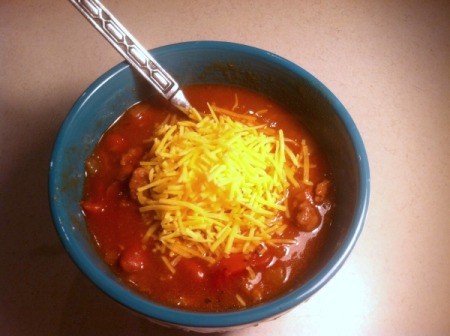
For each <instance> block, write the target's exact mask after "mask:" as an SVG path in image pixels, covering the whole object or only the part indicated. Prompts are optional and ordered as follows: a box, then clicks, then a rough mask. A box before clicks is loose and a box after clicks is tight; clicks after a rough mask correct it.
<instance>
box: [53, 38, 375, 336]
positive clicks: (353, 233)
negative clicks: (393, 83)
mask: <svg viewBox="0 0 450 336" xmlns="http://www.w3.org/2000/svg"><path fill="white" fill-rule="evenodd" d="M151 52H152V54H153V55H154V57H155V58H156V59H157V60H158V61H159V62H160V63H161V65H162V66H163V67H165V68H166V69H167V70H168V71H169V72H170V73H171V74H172V75H173V77H174V78H176V79H178V81H179V82H180V84H181V85H185V84H198V83H221V84H227V85H234V86H241V87H246V88H249V89H251V90H256V91H258V92H260V93H262V94H263V95H267V96H269V97H271V98H272V99H274V100H275V101H277V102H279V103H280V104H281V105H284V106H285V107H286V108H287V109H288V110H290V111H294V113H296V114H297V116H298V118H299V119H300V120H301V121H303V123H304V124H305V125H306V127H307V128H308V129H309V130H310V131H311V132H312V134H314V135H315V137H316V139H317V140H319V142H320V144H321V145H322V148H323V149H324V150H325V152H326V154H327V156H328V159H329V162H330V164H331V166H332V169H333V172H334V178H335V181H336V188H337V207H336V213H335V220H334V224H333V231H332V232H331V234H330V235H329V240H328V241H327V244H326V249H325V251H324V253H323V256H322V258H321V261H320V262H318V263H317V265H316V267H315V268H314V269H312V270H311V272H310V274H309V278H308V280H307V281H306V282H305V283H303V285H301V286H299V287H298V288H294V289H292V290H291V291H290V292H288V293H286V294H285V295H283V296H281V297H279V298H278V299H276V300H272V301H270V302H267V303H264V304H261V305H258V306H255V307H252V308H248V309H245V310H241V311H236V312H228V313H196V312H188V311H183V310H177V309H173V308H168V307H165V306H162V305H160V304H157V303H154V302H152V301H150V300H148V299H146V298H144V297H142V296H140V295H138V294H137V293H135V292H134V291H132V290H130V289H129V288H128V287H126V286H124V285H123V283H122V282H121V281H119V280H118V279H117V278H116V276H115V275H114V274H113V273H112V272H111V271H110V269H109V268H108V266H107V265H106V264H105V263H104V262H103V260H102V259H101V258H100V257H99V255H98V254H97V252H96V250H95V248H94V246H93V244H92V242H91V240H90V237H89V234H88V232H87V231H86V226H85V222H84V217H83V214H82V212H81V209H80V206H79V201H80V199H81V197H82V190H83V180H84V160H85V159H86V158H88V157H89V155H90V153H91V152H92V150H93V149H94V147H95V145H96V143H97V142H98V140H99V139H100V137H101V135H102V134H103V133H104V132H105V131H106V130H107V128H108V127H109V126H110V125H111V124H112V123H113V122H114V121H115V120H116V119H117V118H118V117H119V116H120V115H121V114H122V113H123V112H124V111H125V110H126V109H127V108H128V107H130V106H132V105H133V104H135V103H136V102H139V101H141V100H143V99H145V98H146V97H148V96H149V95H151V94H154V91H153V90H152V89H151V88H150V87H149V85H147V84H146V83H145V82H143V81H142V80H141V79H140V78H139V76H138V75H137V74H136V73H134V72H133V71H132V70H131V69H130V66H129V65H128V64H127V63H121V64H119V65H117V66H115V67H114V68H113V69H111V70H110V71H108V72H107V73H106V74H104V75H103V76H101V77H100V78H99V79H97V80H96V81H95V82H94V83H93V84H92V85H91V86H90V87H89V88H88V89H87V90H86V92H84V93H83V94H82V95H81V97H80V98H79V99H78V101H77V102H76V103H75V105H74V106H73V108H72V109H71V110H70V112H69V114H68V116H67V118H66V119H65V121H64V124H63V125H62V127H61V129H60V131H59V134H58V137H57V139H56V143H55V145H54V150H53V154H52V158H51V162H50V175H49V191H50V195H49V197H50V204H51V211H52V215H53V220H54V224H55V227H56V229H57V231H58V234H59V236H60V238H61V241H62V242H63V244H64V247H65V248H66V250H67V252H68V253H69V254H70V256H71V257H72V259H73V260H74V262H75V263H76V264H77V265H78V267H79V268H80V269H81V270H82V271H83V273H84V274H85V275H86V276H87V277H88V278H89V279H91V280H92V282H94V283H95V284H96V285H97V286H98V287H99V288H100V289H101V290H103V291H104V292H105V293H106V294H108V295H109V296H111V297H112V298H114V299H115V300H117V301H118V302H120V303H122V304H123V305H125V306H127V307H128V308H130V309H132V310H134V311H136V312H138V313H140V314H142V315H144V316H147V317H148V318H150V319H152V320H154V321H156V322H159V323H162V324H166V325H172V326H178V327H181V328H184V329H190V330H196V331H203V332H209V331H219V330H221V331H222V330H230V329H233V328H239V327H243V326H247V325H254V324H257V323H259V322H262V321H265V320H270V319H273V318H275V317H277V316H279V315H281V314H283V313H284V312H286V311H288V310H289V309H291V308H293V307H295V306H296V305H298V304H300V303H301V302H303V301H305V300H306V299H308V298H309V297H310V296H311V295H313V294H314V293H315V292H316V291H317V290H319V289H320V288H321V287H322V286H323V285H324V284H325V283H326V282H327V281H328V280H330V279H331V278H332V277H333V276H334V274H335V273H336V272H337V271H338V270H339V268H340V267H341V266H342V264H343V263H344V261H345V259H346V258H347V257H348V255H349V254H350V252H351V250H352V248H353V246H354V245H355V242H356V240H357V238H358V236H359V234H360V233H361V230H362V228H363V223H364V218H365V215H366V212H367V206H368V202H369V181H370V180H369V165H368V161H367V156H366V151H365V148H364V144H363V142H362V139H361V136H360V135H359V133H358V130H357V129H356V126H355V124H354V122H353V121H352V119H351V117H350V115H349V114H348V112H347V110H346V109H345V108H344V106H343V105H342V104H341V103H340V102H339V101H338V99H337V98H336V97H335V96H334V95H333V94H332V93H331V92H330V91H329V90H328V89H327V88H326V87H325V86H324V85H323V84H322V83H321V82H319V81H318V80H317V79H316V78H314V77H313V76H312V75H311V74H309V73H308V72H306V71H305V70H303V69H302V68H300V67H299V66H297V65H295V64H293V63H291V62H289V61H287V60H286V59H283V58H281V57H279V56H277V55H274V54H272V53H270V52H267V51H264V50H261V49H256V48H252V47H249V46H245V45H239V44H233V43H224V42H188V43H181V44H175V45H169V46H164V47H160V48H157V49H154V50H152V51H151Z"/></svg>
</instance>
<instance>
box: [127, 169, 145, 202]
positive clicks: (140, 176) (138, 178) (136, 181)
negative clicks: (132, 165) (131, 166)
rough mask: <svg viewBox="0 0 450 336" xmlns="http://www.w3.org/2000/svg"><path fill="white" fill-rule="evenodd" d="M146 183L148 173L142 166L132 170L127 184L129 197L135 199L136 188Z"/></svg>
mask: <svg viewBox="0 0 450 336" xmlns="http://www.w3.org/2000/svg"><path fill="white" fill-rule="evenodd" d="M146 184H148V173H147V171H146V170H145V169H144V168H142V167H138V168H136V169H135V170H134V171H133V174H132V175H131V179H130V183H129V184H128V186H129V187H130V195H131V198H132V199H134V200H137V198H138V197H137V189H138V188H140V187H143V186H145V185H146Z"/></svg>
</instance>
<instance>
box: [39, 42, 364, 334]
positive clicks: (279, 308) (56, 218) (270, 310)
mask: <svg viewBox="0 0 450 336" xmlns="http://www.w3.org/2000/svg"><path fill="white" fill-rule="evenodd" d="M199 48H200V49H216V50H222V51H224V52H226V51H232V52H238V53H244V54H248V55H251V56H254V57H258V58H262V59H263V60H265V61H267V62H271V63H275V64H276V65H278V66H280V67H281V68H284V69H286V70H287V71H289V72H291V73H294V74H295V76H297V77H300V78H303V79H305V80H306V81H307V82H308V84H309V85H311V86H312V87H313V88H315V89H316V90H317V91H318V92H320V94H321V95H322V96H323V97H324V98H325V99H326V100H328V102H329V103H330V104H331V105H332V106H333V108H334V110H335V112H336V114H337V115H338V117H339V118H340V120H341V121H342V123H343V124H344V126H345V128H346V130H347V132H348V135H349V137H350V139H351V141H352V144H353V146H354V149H355V152H356V154H357V159H358V173H359V181H358V182H359V190H358V202H357V206H356V210H355V214H354V219H353V223H352V224H351V226H350V229H349V232H348V234H347V236H346V238H345V240H344V241H343V243H342V246H341V247H340V248H339V249H338V250H337V251H336V253H335V254H334V255H333V257H332V258H331V259H330V260H329V261H328V263H327V264H326V265H325V266H324V267H323V269H321V270H320V271H319V272H318V273H317V274H316V275H315V276H314V277H313V278H311V279H310V280H309V281H308V282H307V283H305V284H304V285H302V286H301V287H300V288H298V289H296V290H293V291H292V292H290V293H287V294H285V295H283V296H281V297H279V298H277V299H274V300H271V301H268V302H266V303H263V304H261V305H257V306H255V307H249V308H247V309H244V310H237V311H231V312H223V313H206V312H192V311H185V310H179V309H175V308H170V307H167V306H163V305H161V304H157V303H154V302H151V301H149V300H148V299H145V298H144V297H142V296H141V295H140V294H138V293H136V292H134V291H132V290H130V289H126V288H124V286H121V285H120V284H119V283H118V282H116V281H114V280H112V279H111V278H109V277H108V276H106V275H105V274H104V273H103V272H102V271H100V270H99V269H98V268H97V267H96V265H95V264H94V263H93V262H92V261H91V260H89V259H88V258H87V255H86V254H85V253H84V252H83V251H81V250H80V249H79V248H78V246H77V241H76V239H75V238H74V237H73V234H72V232H71V230H67V229H66V227H65V226H64V211H63V209H61V207H58V206H57V205H56V204H55V202H54V197H55V195H56V194H57V192H58V191H57V188H58V183H57V179H58V176H57V174H56V170H57V169H56V168H57V166H58V158H60V157H61V154H62V151H63V148H62V146H63V141H64V137H65V133H66V131H67V130H68V129H70V127H71V124H72V123H73V122H74V120H75V118H76V116H77V115H78V114H79V113H80V111H81V109H82V107H83V105H84V104H85V102H86V101H87V100H89V98H90V97H91V96H92V95H93V94H95V92H96V91H97V90H98V89H99V88H100V87H102V86H103V85H106V84H107V83H108V81H109V80H110V79H111V78H113V77H114V76H116V75H117V74H119V73H120V72H122V71H125V70H128V69H129V68H130V66H129V65H128V64H127V63H126V62H122V63H120V64H118V65H116V66H114V67H113V68H112V69H110V70H108V71H107V72H106V73H104V74H103V75H102V76H100V77H99V78H98V79H97V80H95V81H94V82H93V83H92V84H91V85H90V86H89V87H88V88H87V89H86V91H85V92H84V93H83V94H82V95H81V96H80V97H79V98H78V99H77V101H76V102H75V104H74V105H73V107H72V108H71V109H70V111H69V113H68V114H67V116H66V118H65V120H64V122H63V124H62V126H61V128H60V130H59V132H58V135H57V138H56V141H55V145H54V147H53V151H52V156H51V161H50V170H49V181H48V182H49V185H48V186H49V202H50V208H51V213H52V217H53V222H54V226H55V228H56V230H57V232H58V235H59V237H60V240H61V242H62V243H63V246H64V248H65V249H66V251H67V252H68V254H69V255H70V256H71V258H72V260H73V261H74V262H75V264H76V265H77V267H78V268H79V269H80V270H81V271H82V272H83V273H84V274H85V275H86V276H87V277H88V278H89V279H90V280H91V281H93V282H94V283H95V285H96V286H97V287H98V288H99V289H101V290H102V291H103V292H105V293H106V294H107V295H108V296H110V297H111V298H113V299H114V300H116V301H118V302H120V303H121V304H123V305H125V306H126V307H128V308H130V309H131V310H134V311H136V312H138V313H140V314H142V315H144V316H147V317H149V318H151V319H156V320H158V321H161V322H165V323H169V324H174V325H179V326H186V327H197V328H218V327H232V326H239V325H248V324H254V323H257V322H259V321H262V320H265V319H270V318H274V317H276V316H279V315H280V314H282V313H283V312H285V311H288V310H290V309H292V308H294V307H295V306H297V305H298V304H300V303H301V302H303V301H305V300H307V299H308V298H309V297H311V296H312V295H313V294H314V293H316V292H317V291H318V290H319V289H320V288H322V287H323V286H324V285H325V284H326V283H327V282H328V281H329V280H330V279H331V278H332V277H333V276H334V275H335V274H336V272H337V271H338V270H339V269H340V268H341V267H342V265H343V264H344V262H345V260H346V259H347V257H348V256H349V254H350V252H351V251H352V249H353V247H354V245H355V243H356V241H357V239H358V237H359V235H360V234H361V231H362V229H363V226H364V220H365V217H366V214H367V210H368V204H369V194H370V172H369V162H368V158H367V153H366V150H365V147H364V143H363V140H362V138H361V135H360V133H359V132H358V129H357V128H356V125H355V123H354V121H353V119H352V118H351V116H350V114H349V113H348V111H347V110H346V109H345V107H344V106H343V105H342V104H341V102H340V101H339V100H338V99H337V97H336V96H335V95H334V94H333V93H332V92H331V91H330V90H329V89H328V88H327V87H326V86H325V85H324V84H322V83H321V82H320V81H319V80H318V79H317V78H315V77H314V76H313V75H311V74H310V73H309V72H307V71H306V70H304V69H303V68H302V67H300V66H298V65H296V64H294V63H293V62H291V61H289V60H287V59H285V58H283V57H281V56H278V55H276V54H274V53H272V52H269V51H266V50H263V49H260V48H256V47H252V46H248V45H244V44H238V43H232V42H221V41H190V42H182V43H176V44H170V45H166V46H161V47H158V48H155V49H152V50H151V53H152V54H153V55H154V56H155V58H156V59H158V56H160V55H162V54H164V53H174V52H179V51H187V50H193V49H199Z"/></svg>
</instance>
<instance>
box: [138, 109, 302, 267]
mask: <svg viewBox="0 0 450 336" xmlns="http://www.w3.org/2000/svg"><path fill="white" fill-rule="evenodd" d="M209 109H210V114H205V115H200V114H198V113H196V114H195V116H196V117H195V119H194V120H182V121H175V122H173V123H165V124H162V125H161V126H160V127H159V128H158V129H157V130H156V133H155V136H154V138H152V140H151V141H153V145H152V147H151V150H150V152H149V153H148V155H147V157H148V158H149V159H148V161H143V162H141V166H142V167H144V168H145V169H146V170H147V171H148V180H149V183H148V184H147V185H145V186H143V187H140V188H139V189H138V200H139V202H140V204H141V205H142V207H141V208H140V210H141V212H143V213H149V214H150V215H151V217H153V222H152V223H151V224H150V226H149V229H148V231H147V233H146V235H145V237H144V238H145V239H147V240H148V239H149V238H150V237H153V238H155V239H157V240H158V241H159V242H160V243H161V244H162V245H163V247H164V249H166V248H168V249H169V250H170V251H171V252H172V253H171V254H170V255H171V256H172V257H173V259H172V262H170V261H169V260H168V259H167V257H166V256H164V257H163V260H164V262H165V263H166V265H167V266H168V267H169V269H171V271H173V266H174V264H176V262H177V261H179V259H180V258H181V257H186V258H190V257H199V258H202V259H205V260H207V261H209V262H211V263H214V262H216V261H217V260H219V259H220V258H222V257H223V256H227V255H229V254H231V253H238V252H243V253H248V252H251V251H254V250H255V249H256V248H257V247H258V246H260V245H261V244H262V243H265V244H281V243H293V242H294V241H292V240H287V239H281V238H279V236H280V234H281V233H282V232H283V231H284V230H285V228H286V224H283V221H282V216H283V215H286V216H289V213H288V212H287V191H288V188H289V186H290V185H294V186H298V185H299V183H298V182H297V181H296V179H295V178H294V175H295V174H296V171H297V170H298V168H300V167H303V171H304V174H303V181H302V182H304V183H306V184H310V182H309V180H308V179H309V177H308V176H309V173H308V170H309V168H308V165H309V160H308V156H309V153H308V148H307V146H306V143H305V142H304V141H303V142H302V144H301V145H302V151H301V153H300V155H295V154H294V153H293V152H292V150H291V149H290V148H289V146H288V144H289V142H292V141H291V140H289V139H285V137H284V134H283V131H282V130H279V131H278V133H276V132H274V130H273V129H269V128H268V127H267V125H255V124H254V123H253V121H254V117H252V116H248V115H241V114H238V113H235V112H232V111H228V110H225V109H221V108H218V107H212V106H209ZM230 116H232V117H233V119H234V120H233V119H232V118H231V117H230ZM239 120H241V121H239ZM268 130H269V131H272V132H268ZM277 237H278V238H277ZM174 260H175V262H174Z"/></svg>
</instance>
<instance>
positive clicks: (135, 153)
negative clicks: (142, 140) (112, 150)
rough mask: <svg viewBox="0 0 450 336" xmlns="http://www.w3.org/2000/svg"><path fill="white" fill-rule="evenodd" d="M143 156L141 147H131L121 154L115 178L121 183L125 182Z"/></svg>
mask: <svg viewBox="0 0 450 336" xmlns="http://www.w3.org/2000/svg"><path fill="white" fill-rule="evenodd" d="M143 154H144V149H143V148H141V147H132V148H130V149H129V150H128V151H127V152H126V153H125V154H123V155H122V157H121V158H120V169H119V174H118V176H117V178H118V179H119V180H121V181H124V180H126V179H127V178H128V177H129V176H130V175H131V173H132V172H133V170H134V168H135V167H136V166H137V165H138V164H139V161H140V160H141V158H142V155H143Z"/></svg>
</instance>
